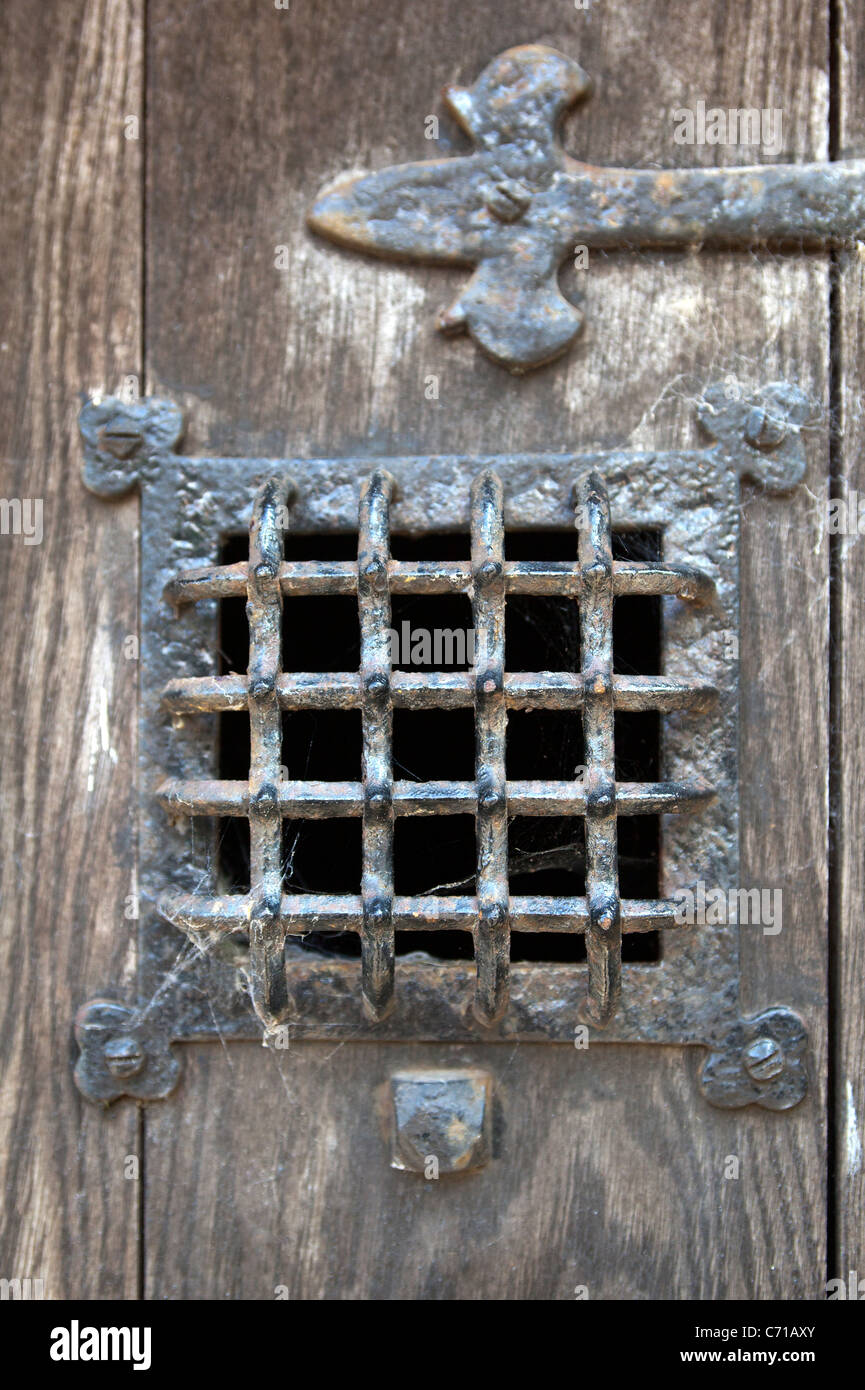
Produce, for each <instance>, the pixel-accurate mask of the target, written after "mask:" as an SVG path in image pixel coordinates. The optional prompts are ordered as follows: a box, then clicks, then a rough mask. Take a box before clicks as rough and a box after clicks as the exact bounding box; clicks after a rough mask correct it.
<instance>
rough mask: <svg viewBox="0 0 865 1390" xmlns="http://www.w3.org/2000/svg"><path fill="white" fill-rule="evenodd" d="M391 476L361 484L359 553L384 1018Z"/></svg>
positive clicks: (389, 940) (368, 835) (371, 912)
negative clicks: (388, 565)
mask: <svg viewBox="0 0 865 1390" xmlns="http://www.w3.org/2000/svg"><path fill="white" fill-rule="evenodd" d="M392 490H393V479H392V478H391V476H390V474H389V473H386V472H385V471H384V470H383V469H378V470H376V472H375V473H373V474H372V476H371V477H370V478H367V479H366V480H365V482H364V484H363V486H362V488H361V494H360V517H359V528H358V553H357V600H358V610H359V614H360V676H361V714H362V719H363V753H362V774H363V851H362V852H363V873H362V881H361V886H362V892H363V926H362V930H361V952H362V959H361V971H362V980H363V1000H364V1007H365V1008H366V1009H367V1011H368V1013H369V1014H370V1016H371V1017H372V1018H373V1019H381V1018H384V1017H385V1015H386V1014H387V1012H388V1010H389V1009H390V1008H391V1006H392V1004H393V981H394V940H393V923H392V920H391V916H392V912H393V819H394V818H393V764H392V758H391V743H392V727H393V706H392V704H391V698H390V642H389V640H388V630H389V628H390V593H389V589H388V572H387V562H388V552H389V511H390V498H391V493H392Z"/></svg>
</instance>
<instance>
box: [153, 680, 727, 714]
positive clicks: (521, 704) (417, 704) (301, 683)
mask: <svg viewBox="0 0 865 1390" xmlns="http://www.w3.org/2000/svg"><path fill="white" fill-rule="evenodd" d="M390 689H391V697H392V701H393V705H394V708H395V709H460V708H464V707H470V706H472V705H473V704H474V701H475V682H474V675H473V673H472V672H471V671H392V672H391V676H390ZM247 690H248V686H247V678H246V676H245V675H227V676H194V677H188V678H186V679H184V680H177V681H172V682H171V683H170V684H169V685H167V686H166V687H165V689H164V690H163V692H162V703H163V706H164V708H166V709H168V710H172V711H173V712H175V713H178V714H181V713H183V714H205V713H211V712H214V711H218V710H242V709H246V707H247V703H248V695H247ZM584 691H585V681H584V678H583V676H582V675H580V674H579V673H578V672H571V671H540V672H523V671H520V672H509V673H507V674H506V675H505V702H506V704H507V705H508V708H509V709H579V708H580V706H581V705H582V703H583V695H584ZM277 696H278V699H279V703H280V706H281V707H282V709H288V710H298V709H357V708H359V707H360V702H361V676H360V672H358V671H327V672H318V671H298V672H292V673H291V674H288V675H285V674H283V675H281V676H279V677H278V679H277ZM716 699H717V691H716V690H715V689H714V687H713V686H711V685H688V684H687V682H685V681H678V680H672V679H670V678H668V677H666V676H622V675H614V676H613V705H614V707H615V709H617V710H625V711H628V710H630V711H633V710H660V711H661V712H668V711H671V710H690V711H692V712H693V713H695V714H703V713H705V712H706V710H708V709H709V708H710V707H711V706H712V704H713V703H714V702H715V700H716Z"/></svg>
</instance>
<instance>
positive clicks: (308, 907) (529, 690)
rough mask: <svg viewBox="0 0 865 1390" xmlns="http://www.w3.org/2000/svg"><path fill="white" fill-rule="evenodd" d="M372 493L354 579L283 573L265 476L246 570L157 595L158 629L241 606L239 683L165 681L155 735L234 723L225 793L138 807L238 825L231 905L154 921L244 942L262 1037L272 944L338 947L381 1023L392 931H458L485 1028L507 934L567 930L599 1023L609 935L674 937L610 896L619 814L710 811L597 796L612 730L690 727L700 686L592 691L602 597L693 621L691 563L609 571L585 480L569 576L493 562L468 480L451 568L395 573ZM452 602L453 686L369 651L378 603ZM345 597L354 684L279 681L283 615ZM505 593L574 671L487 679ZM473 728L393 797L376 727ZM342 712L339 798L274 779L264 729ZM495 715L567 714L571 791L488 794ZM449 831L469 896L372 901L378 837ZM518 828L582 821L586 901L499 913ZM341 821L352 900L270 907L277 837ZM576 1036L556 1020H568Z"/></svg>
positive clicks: (607, 1003) (704, 598) (185, 577)
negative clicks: (466, 715)
mask: <svg viewBox="0 0 865 1390" xmlns="http://www.w3.org/2000/svg"><path fill="white" fill-rule="evenodd" d="M393 493H394V480H393V477H392V476H391V474H390V473H389V472H388V471H387V470H385V469H382V468H380V469H377V470H375V471H374V472H373V473H372V474H371V475H370V476H369V477H368V478H366V479H365V480H364V482H363V484H362V486H361V490H360V506H359V523H358V557H357V561H356V562H355V561H329V562H322V561H314V560H307V561H294V562H286V561H285V560H284V559H283V539H284V532H285V527H286V522H287V517H288V513H289V508H290V507H291V506H292V504H293V503H294V501H295V500H296V498H297V495H298V493H297V487H296V485H295V483H294V482H293V481H292V479H291V477H290V476H289V475H288V474H287V473H283V474H277V475H275V476H273V477H271V478H269V479H268V480H267V481H266V482H265V483H264V484H263V486H261V487H260V489H259V490H258V493H257V495H256V499H255V503H254V507H253V512H252V522H251V527H250V546H249V560H248V562H239V563H236V564H232V565H222V566H215V567H207V568H198V567H196V568H194V569H189V570H185V571H182V572H181V573H180V574H178V575H177V576H176V577H174V578H173V579H172V580H171V581H170V583H169V585H168V586H167V589H166V597H167V598H168V599H169V600H170V602H171V603H172V605H173V606H174V608H175V609H176V610H178V611H179V610H181V609H183V608H184V607H185V606H186V605H189V604H191V603H198V602H202V601H207V600H224V599H226V598H237V597H242V596H244V595H245V596H246V600H247V615H248V620H249V639H250V644H249V667H248V671H247V674H246V676H245V677H244V676H239V675H234V674H227V675H214V676H211V677H187V678H183V679H180V680H177V681H173V682H172V683H171V684H170V685H169V686H168V687H167V688H166V689H165V690H164V692H163V696H162V703H163V706H164V707H165V708H166V709H167V710H169V711H170V712H171V713H172V714H173V715H175V716H182V715H185V714H202V713H211V714H216V713H222V712H226V711H238V710H248V713H249V723H250V767H249V778H248V780H247V781H243V782H239V781H226V780H214V779H206V780H189V779H186V780H179V779H169V780H168V781H166V782H165V783H164V784H163V785H162V786H161V788H160V789H159V799H160V801H161V803H162V805H163V806H164V807H165V808H166V809H167V810H169V811H170V812H171V813H172V815H173V816H178V815H183V816H190V817H193V816H220V817H229V816H242V817H246V818H247V819H248V821H249V830H250V889H249V892H248V893H243V894H233V895H230V896H218V897H217V896H212V897H211V896H204V895H201V894H186V895H182V896H178V895H177V894H176V893H171V894H169V895H168V896H167V897H166V899H165V900H164V901H163V902H162V904H161V910H162V911H163V913H164V915H165V916H166V917H168V918H169V919H170V920H171V921H172V922H173V923H174V924H175V925H176V926H179V927H181V928H182V929H183V930H184V931H185V932H186V933H187V934H188V935H189V936H190V937H191V939H193V940H194V941H195V942H196V943H197V944H198V945H199V946H202V947H204V948H206V949H207V950H211V949H212V948H213V945H214V943H215V942H217V941H218V940H219V939H220V938H223V937H226V936H232V935H237V934H238V933H248V939H249V961H248V979H249V987H250V994H251V998H252V1002H253V1005H254V1007H255V1010H256V1013H257V1014H258V1017H259V1018H260V1019H261V1020H262V1022H263V1023H264V1025H265V1027H266V1028H268V1029H274V1028H276V1027H278V1026H279V1025H280V1024H282V1023H283V1022H285V1021H286V1020H287V1019H288V1018H289V1017H290V1013H291V1004H290V991H289V981H288V971H290V969H291V964H290V962H289V961H287V959H286V951H285V945H286V940H287V938H290V937H292V936H302V935H305V934H307V933H309V932H310V931H313V930H316V931H321V930H323V929H325V930H326V929H332V930H339V931H350V932H357V933H358V934H359V936H360V944H361V979H362V994H363V1000H364V1006H365V1009H366V1011H367V1014H368V1016H369V1017H370V1019H372V1020H374V1021H377V1020H382V1019H384V1018H385V1017H386V1016H387V1015H388V1013H389V1012H390V1010H391V1008H392V1005H393V1001H394V984H395V950H394V938H395V932H396V931H423V932H429V931H437V930H445V931H454V930H457V931H465V932H470V933H471V934H472V936H473V941H474V956H475V986H474V999H473V1010H474V1014H475V1017H476V1018H477V1020H478V1021H479V1022H480V1023H481V1024H482V1025H484V1026H491V1025H493V1024H495V1023H496V1022H497V1021H498V1020H500V1019H501V1018H502V1017H503V1015H504V1014H505V1012H506V1010H507V1008H508V1000H509V974H510V936H511V931H512V930H513V931H519V932H576V933H584V934H585V939H586V958H587V967H588V968H587V972H586V986H585V999H584V1004H583V1016H584V1017H585V1019H586V1021H588V1022H590V1023H592V1024H594V1025H595V1026H603V1025H605V1024H607V1023H608V1022H609V1020H610V1019H611V1018H612V1017H613V1014H614V1013H615V1011H616V1008H617V1005H618V1001H619V996H620V992H621V975H622V971H621V939H622V933H623V932H625V933H627V932H649V931H657V930H659V929H661V928H676V927H677V926H678V921H677V913H676V903H675V902H674V901H672V900H671V899H660V898H659V899H646V900H642V899H641V900H634V899H631V900H628V899H625V900H622V899H621V897H620V893H619V870H618V856H617V833H616V828H617V819H618V817H619V816H623V815H624V816H635V815H663V814H669V813H681V812H694V811H698V810H700V809H701V808H703V807H705V806H706V805H708V804H710V803H711V802H712V801H713V799H714V797H715V792H714V789H713V788H712V787H711V786H709V785H707V784H706V782H705V781H704V780H702V779H701V778H699V777H694V778H691V779H685V780H675V781H674V780H667V781H658V782H651V783H646V782H622V781H619V782H617V781H616V776H615V765H614V764H615V747H614V714H615V712H616V711H617V710H618V711H644V710H653V711H659V712H665V713H669V712H672V711H687V712H689V713H691V714H700V713H701V712H705V711H707V710H708V709H709V708H710V707H711V706H712V704H713V703H714V702H715V700H716V696H717V691H716V690H715V689H714V687H713V686H712V685H711V684H706V683H701V682H697V681H693V680H688V679H681V678H677V677H666V676H660V675H651V676H649V675H624V674H618V673H614V671H613V602H614V598H616V597H622V596H626V595H628V596H642V597H649V596H667V597H671V598H675V599H677V600H679V601H680V602H683V603H687V604H690V605H695V606H705V605H706V604H709V603H711V601H712V599H713V597H714V595H715V586H714V583H713V581H712V579H711V578H710V577H709V576H708V575H707V574H705V573H704V572H702V571H701V570H700V569H698V568H697V567H696V566H694V565H692V564H671V563H665V562H662V561H658V562H647V561H614V560H613V558H612V544H611V520H610V503H609V498H608V495H607V488H606V486H605V483H604V481H603V479H602V478H601V477H600V476H599V475H598V474H597V473H596V472H587V473H585V474H584V476H583V477H582V478H581V479H580V480H579V481H578V482H577V483H576V485H575V486H574V487H573V489H572V506H573V509H574V511H573V521H574V524H575V525H576V526H577V529H578V534H579V543H578V557H577V559H576V561H575V562H570V561H552V560H546V561H543V562H541V561H533V560H506V559H505V557H504V526H505V501H504V493H503V486H502V482H501V479H500V478H499V476H498V474H497V473H496V472H495V471H494V469H492V468H486V469H484V470H483V471H481V472H480V473H478V474H477V476H476V477H475V478H474V479H473V480H472V482H471V486H470V518H471V560H470V561H447V562H437V561H430V560H425V561H413V562H412V561H399V560H394V559H392V558H391V555H390V510H391V500H392V497H393ZM454 593H464V594H467V595H469V597H470V599H471V606H472V615H473V623H474V634H475V641H474V661H473V665H472V669H470V670H467V671H455V672H442V671H434V672H425V671H395V670H392V668H391V649H390V640H389V633H390V630H391V595H419V594H423V595H441V594H451V595H452V594H454ZM346 594H348V595H352V596H354V597H356V600H357V604H358V612H359V620H360V638H361V642H360V656H361V659H360V670H359V671H357V672H353V671H351V672H291V673H286V672H284V671H283V669H282V659H281V651H282V640H283V638H282V632H283V607H284V601H285V600H287V604H286V605H285V618H286V629H287V634H286V640H287V642H288V643H290V641H291V599H292V598H293V597H298V596H311V595H346ZM510 595H533V596H543V597H550V596H555V597H563V598H567V599H569V600H572V601H573V602H574V603H575V604H576V605H577V606H578V609H579V617H580V622H579V627H580V633H581V660H580V670H579V671H578V672H570V671H562V670H559V671H541V672H537V673H526V672H519V673H511V672H507V671H506V670H505V603H506V599H507V597H508V596H510ZM464 707H469V708H471V709H472V710H473V711H474V723H475V743H476V760H475V776H474V780H472V781H437V782H429V781H427V782H419V783H418V782H411V781H399V780H396V779H395V778H394V767H393V739H392V725H393V710H394V709H395V708H396V709H407V710H428V709H454V708H464ZM301 709H315V710H335V709H337V710H344V709H359V710H360V712H361V719H362V749H363V752H362V778H361V781H360V782H332V781H293V780H281V772H282V769H283V766H284V760H283V750H282V712H283V711H286V710H288V711H295V710H301ZM509 709H516V710H526V709H533V710H560V711H571V712H573V713H574V715H575V717H579V715H581V717H582V724H583V735H584V746H585V765H584V767H583V768H582V770H581V775H580V776H579V777H578V778H575V779H574V780H572V781H550V780H533V781H515V780H510V781H509V780H508V779H507V776H506V770H505V738H506V725H507V718H508V711H509ZM465 812H469V813H471V814H472V815H473V816H474V818H475V826H476V852H477V866H476V867H477V877H476V892H475V894H474V895H472V896H470V897H469V896H462V897H451V898H442V897H439V896H435V895H432V894H430V895H425V896H414V897H404V896H399V895H397V894H395V892H394V818H395V817H396V816H434V815H448V814H451V815H453V814H457V813H465ZM514 815H521V816H559V817H560V816H570V817H580V818H583V819H584V823H585V844H586V891H585V894H584V895H583V896H580V897H569V898H566V897H553V896H547V897H544V896H525V897H523V896H512V895H511V894H510V891H509V881H508V820H509V818H510V817H512V816H514ZM334 816H359V817H361V820H362V883H361V890H362V891H361V894H360V895H359V896H354V895H349V894H321V893H287V892H285V891H284V884H283V866H282V823H283V821H284V820H286V819H305V818H309V819H329V818H331V817H334ZM573 1007H574V1014H575V1016H576V1006H575V1004H574V1006H573Z"/></svg>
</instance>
